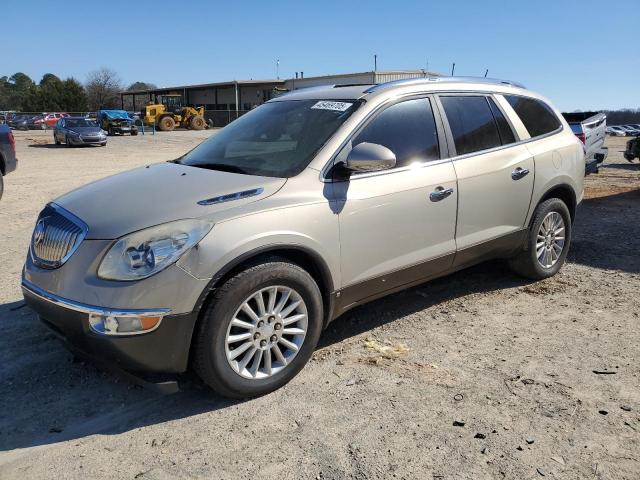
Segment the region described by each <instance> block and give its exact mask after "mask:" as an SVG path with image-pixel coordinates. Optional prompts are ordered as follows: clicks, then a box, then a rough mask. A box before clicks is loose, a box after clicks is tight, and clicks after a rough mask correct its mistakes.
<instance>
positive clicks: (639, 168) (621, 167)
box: [600, 162, 640, 172]
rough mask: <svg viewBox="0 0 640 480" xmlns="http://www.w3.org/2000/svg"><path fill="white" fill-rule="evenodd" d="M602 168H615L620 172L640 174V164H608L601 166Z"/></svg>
mask: <svg viewBox="0 0 640 480" xmlns="http://www.w3.org/2000/svg"><path fill="white" fill-rule="evenodd" d="M600 168H603V169H606V168H615V169H618V170H629V171H632V172H640V163H631V162H625V163H607V164H606V165H601V166H600Z"/></svg>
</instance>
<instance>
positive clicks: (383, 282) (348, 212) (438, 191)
mask: <svg viewBox="0 0 640 480" xmlns="http://www.w3.org/2000/svg"><path fill="white" fill-rule="evenodd" d="M432 105H433V104H432V101H431V99H430V98H429V97H423V98H412V99H408V100H402V101H399V102H396V103H394V104H392V105H390V106H388V107H386V108H384V109H383V110H382V111H381V112H378V113H377V114H375V116H374V117H373V118H372V120H371V121H369V122H367V124H366V125H365V126H364V128H362V129H361V130H360V132H359V133H357V134H356V135H355V137H354V138H353V139H352V141H351V142H350V144H349V145H347V146H346V147H345V149H347V150H350V149H351V148H352V147H353V146H355V145H358V144H359V143H362V142H368V143H374V144H379V145H383V146H385V147H387V148H389V149H390V150H391V151H392V152H393V153H394V154H395V155H396V167H395V168H392V169H389V170H384V171H378V172H371V173H357V174H354V173H352V174H351V176H350V178H349V180H348V181H344V182H334V184H333V189H334V195H335V198H336V200H337V203H336V205H337V208H338V211H339V224H340V245H341V253H340V255H341V273H342V283H343V289H342V291H341V297H342V298H341V301H340V302H339V306H338V308H339V309H342V310H345V309H347V308H348V307H349V306H353V304H355V303H358V302H359V301H360V300H365V299H370V298H372V297H376V296H380V295H382V294H384V293H387V292H390V291H392V290H394V289H400V288H402V287H406V286H409V285H410V284H412V283H419V282H421V281H424V280H426V279H428V278H429V277H433V276H435V275H437V274H438V273H440V272H442V271H444V270H447V269H448V268H449V267H451V265H452V262H453V257H454V254H455V249H456V245H455V226H456V208H457V197H458V193H457V180H456V173H455V170H454V167H453V164H452V163H451V162H450V161H449V160H442V158H447V157H448V155H447V152H446V145H445V143H444V141H443V140H444V135H443V134H442V133H441V132H442V129H441V124H440V120H439V115H437V114H435V115H434V110H433V107H432ZM347 154H348V152H345V151H344V150H343V151H342V152H340V154H339V155H338V158H345V157H346V155H347Z"/></svg>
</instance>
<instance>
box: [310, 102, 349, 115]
mask: <svg viewBox="0 0 640 480" xmlns="http://www.w3.org/2000/svg"><path fill="white" fill-rule="evenodd" d="M351 105H353V103H349V102H330V101H328V100H321V101H319V102H317V103H316V104H315V105H313V107H311V108H315V109H317V110H333V111H335V112H344V111H345V110H347V109H348V108H349V107H350V106H351Z"/></svg>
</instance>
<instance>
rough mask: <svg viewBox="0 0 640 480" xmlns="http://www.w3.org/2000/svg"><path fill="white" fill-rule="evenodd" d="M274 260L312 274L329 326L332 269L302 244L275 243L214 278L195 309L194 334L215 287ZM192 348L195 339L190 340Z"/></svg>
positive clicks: (241, 258) (228, 266) (251, 252)
mask: <svg viewBox="0 0 640 480" xmlns="http://www.w3.org/2000/svg"><path fill="white" fill-rule="evenodd" d="M273 257H280V258H282V259H285V260H288V261H290V262H291V263H294V264H296V265H298V266H299V267H301V268H303V269H304V270H305V271H307V272H308V273H309V275H311V277H312V278H313V279H314V281H315V282H316V283H317V285H318V288H319V289H320V293H321V295H322V304H323V316H324V318H323V326H325V327H326V325H328V323H329V321H330V320H331V318H332V314H333V295H332V293H333V291H334V283H333V278H332V276H331V270H330V269H329V266H328V265H327V263H326V262H325V261H324V259H323V258H322V256H321V255H320V254H319V253H317V252H315V251H314V250H312V249H310V248H308V247H305V246H301V245H286V244H282V245H279V244H274V245H267V246H263V247H259V248H255V249H253V250H249V251H247V252H245V253H243V254H241V255H239V256H238V257H236V258H234V259H233V260H231V261H230V262H228V263H227V264H226V265H225V266H224V267H222V268H221V269H220V270H218V272H217V273H216V274H215V275H214V276H213V277H212V278H211V280H210V281H209V283H208V284H207V286H206V288H205V289H204V290H203V292H202V293H201V294H200V297H199V298H198V302H197V303H196V306H195V308H194V311H195V312H197V320H196V324H195V325H194V333H195V332H196V331H197V329H198V324H199V323H200V321H201V314H202V312H203V311H204V310H205V308H204V306H205V304H206V303H207V302H208V301H209V300H210V299H211V297H212V294H213V292H215V290H216V288H217V287H218V286H220V285H222V284H223V283H224V282H225V281H226V280H227V279H229V278H231V277H233V276H234V275H235V274H237V273H238V272H240V271H242V270H245V269H246V268H248V267H249V266H251V265H255V264H257V263H260V262H262V261H264V260H267V259H269V258H273ZM191 344H192V345H193V338H192V341H191Z"/></svg>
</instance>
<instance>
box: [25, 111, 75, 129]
mask: <svg viewBox="0 0 640 480" xmlns="http://www.w3.org/2000/svg"><path fill="white" fill-rule="evenodd" d="M68 116H69V114H68V113H44V114H42V115H36V116H35V117H33V118H32V119H31V121H30V122H29V128H35V129H38V128H40V129H42V130H44V129H45V128H50V127H53V126H54V125H55V124H56V123H58V120H60V119H61V118H65V117H68Z"/></svg>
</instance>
